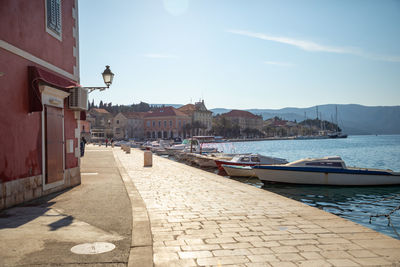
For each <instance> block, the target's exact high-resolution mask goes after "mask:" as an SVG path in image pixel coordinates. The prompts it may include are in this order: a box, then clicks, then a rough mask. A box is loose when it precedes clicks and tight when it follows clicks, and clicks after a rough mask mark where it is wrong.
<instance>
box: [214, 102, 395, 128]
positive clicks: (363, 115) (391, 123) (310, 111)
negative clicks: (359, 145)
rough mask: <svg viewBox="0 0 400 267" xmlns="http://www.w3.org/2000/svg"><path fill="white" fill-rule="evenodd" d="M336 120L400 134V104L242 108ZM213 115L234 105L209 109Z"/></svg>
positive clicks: (265, 113) (344, 125) (272, 114)
mask: <svg viewBox="0 0 400 267" xmlns="http://www.w3.org/2000/svg"><path fill="white" fill-rule="evenodd" d="M317 107H318V117H319V118H320V119H322V120H327V121H332V122H336V107H337V110H338V112H337V114H338V115H337V118H338V119H337V120H338V121H337V122H338V124H339V126H340V127H341V128H342V129H343V132H345V133H347V134H400V106H363V105H360V104H325V105H318V106H312V107H308V108H296V107H287V108H282V109H257V108H254V109H243V110H246V111H249V112H251V113H254V114H256V115H261V116H262V117H263V119H264V120H266V119H269V118H273V117H275V116H278V117H280V118H282V119H285V120H290V121H295V120H296V121H298V122H299V121H302V120H304V119H305V118H308V119H314V118H316V117H317ZM210 110H211V111H212V112H213V113H214V115H216V114H221V113H226V112H229V111H231V110H232V109H226V108H214V109H210Z"/></svg>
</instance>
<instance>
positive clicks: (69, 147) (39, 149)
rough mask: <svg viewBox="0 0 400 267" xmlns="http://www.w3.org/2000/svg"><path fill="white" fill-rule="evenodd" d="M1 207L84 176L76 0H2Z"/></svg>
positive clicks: (0, 101)
mask: <svg viewBox="0 0 400 267" xmlns="http://www.w3.org/2000/svg"><path fill="white" fill-rule="evenodd" d="M0 5H1V7H0V25H2V27H0V84H1V93H2V97H1V98H0V107H1V112H0V125H1V127H0V147H1V149H0V209H3V208H7V207H10V206H13V205H16V204H19V203H22V202H25V201H29V200H31V199H34V198H38V197H41V196H43V195H46V194H49V193H52V192H56V191H60V190H63V189H65V188H67V187H71V186H74V185H77V184H80V181H81V177H80V167H79V166H80V146H79V139H80V125H79V124H80V122H79V121H80V119H81V115H82V114H81V112H80V111H79V110H75V109H71V108H69V104H68V96H69V94H70V88H72V87H78V86H79V47H78V44H79V37H78V3H77V1H76V0H63V1H60V0H36V1H25V0H2V1H1V4H0Z"/></svg>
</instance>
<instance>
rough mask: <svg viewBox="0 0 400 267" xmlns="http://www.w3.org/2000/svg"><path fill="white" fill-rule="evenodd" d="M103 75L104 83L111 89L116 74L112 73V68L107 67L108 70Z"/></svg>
mask: <svg viewBox="0 0 400 267" xmlns="http://www.w3.org/2000/svg"><path fill="white" fill-rule="evenodd" d="M101 75H103V80H104V83H105V84H106V85H107V88H109V87H110V85H111V84H112V81H113V78H114V73H112V72H111V70H110V66H108V65H107V66H106V69H105V70H104V71H103V73H102V74H101ZM103 90H104V89H103Z"/></svg>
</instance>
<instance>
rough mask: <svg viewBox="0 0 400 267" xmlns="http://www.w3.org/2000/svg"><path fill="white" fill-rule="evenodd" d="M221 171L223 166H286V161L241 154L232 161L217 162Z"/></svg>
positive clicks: (258, 155)
mask: <svg viewBox="0 0 400 267" xmlns="http://www.w3.org/2000/svg"><path fill="white" fill-rule="evenodd" d="M215 163H216V164H217V166H218V169H219V170H221V171H222V170H223V167H222V164H225V165H239V166H255V165H260V164H267V165H270V164H285V163H287V160H286V159H281V158H274V157H268V156H263V155H260V154H241V155H236V156H234V157H233V158H232V159H231V160H215Z"/></svg>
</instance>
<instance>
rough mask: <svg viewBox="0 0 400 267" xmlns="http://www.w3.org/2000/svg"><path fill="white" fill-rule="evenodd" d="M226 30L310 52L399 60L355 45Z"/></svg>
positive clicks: (399, 60) (399, 57) (390, 60)
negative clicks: (334, 44) (329, 43)
mask: <svg viewBox="0 0 400 267" xmlns="http://www.w3.org/2000/svg"><path fill="white" fill-rule="evenodd" d="M227 32H229V33H233V34H238V35H244V36H248V37H253V38H257V39H261V40H266V41H273V42H278V43H283V44H287V45H292V46H295V47H298V48H300V49H302V50H305V51H310V52H327V53H337V54H350V55H355V56H360V57H364V58H368V59H373V60H380V61H389V62H400V56H386V55H376V54H371V53H367V52H364V51H362V50H361V49H360V48H357V47H340V46H328V45H322V44H318V43H315V42H313V41H307V40H299V39H293V38H288V37H282V36H272V35H268V34H264V33H257V32H249V31H243V30H228V31H227Z"/></svg>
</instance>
